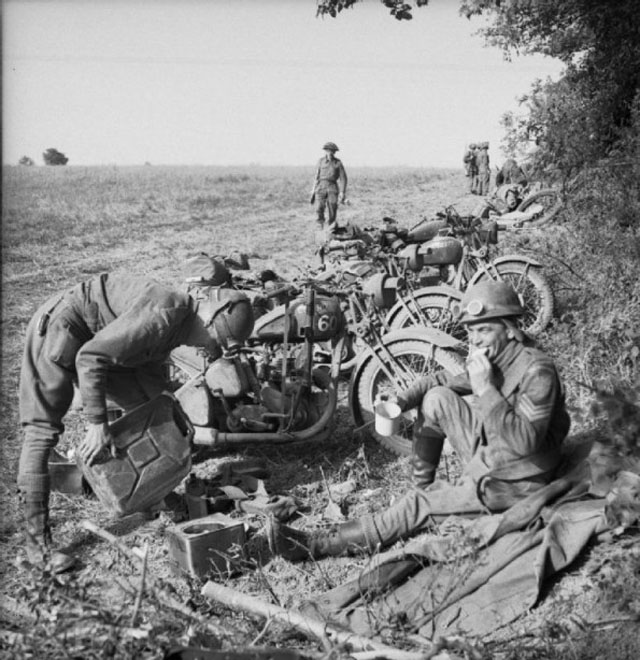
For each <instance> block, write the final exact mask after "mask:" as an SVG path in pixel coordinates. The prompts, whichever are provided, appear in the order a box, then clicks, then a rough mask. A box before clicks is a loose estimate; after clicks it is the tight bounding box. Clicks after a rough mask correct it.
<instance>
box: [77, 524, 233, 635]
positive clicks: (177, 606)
mask: <svg viewBox="0 0 640 660" xmlns="http://www.w3.org/2000/svg"><path fill="white" fill-rule="evenodd" d="M80 527H82V528H84V529H86V530H87V531H89V532H91V533H92V534H95V535H96V536H99V537H100V538H102V539H104V540H105V541H108V542H109V543H111V545H113V546H114V547H115V548H117V549H118V550H119V551H120V552H121V553H122V554H123V555H124V556H125V557H127V559H129V561H131V563H132V564H134V565H136V566H137V565H138V562H140V561H142V557H140V555H139V554H138V553H136V552H135V551H133V550H130V549H129V548H128V547H127V546H126V545H124V543H121V542H120V541H119V539H118V538H116V537H115V536H114V535H113V534H111V533H109V532H107V531H106V530H104V529H102V528H101V527H98V526H97V525H95V524H94V523H92V522H91V521H90V520H83V521H81V522H80ZM147 582H148V584H149V590H150V591H151V592H152V593H153V595H154V596H155V597H156V598H157V600H158V601H160V602H161V603H163V604H164V605H165V606H166V607H168V608H170V609H172V610H175V611H176V612H179V613H180V614H182V615H183V616H185V617H187V618H189V619H195V620H196V621H198V623H200V624H201V625H203V626H205V627H206V628H208V629H209V630H210V631H211V632H212V633H213V634H215V635H218V636H220V637H222V638H227V637H229V634H230V633H231V632H233V631H230V630H229V629H228V628H227V627H224V628H223V627H222V626H219V625H217V624H215V623H213V622H212V621H209V620H208V619H205V618H204V617H203V616H202V615H200V614H198V613H197V612H194V611H193V610H192V609H191V608H189V607H187V606H186V605H183V604H182V603H181V602H180V601H179V600H177V599H176V598H174V597H173V596H171V595H169V594H168V593H166V592H165V591H164V590H163V589H162V587H161V586H160V584H159V582H158V581H157V580H156V579H155V578H154V577H153V576H152V575H150V574H148V575H147Z"/></svg>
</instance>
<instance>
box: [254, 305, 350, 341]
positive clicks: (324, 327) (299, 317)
mask: <svg viewBox="0 0 640 660" xmlns="http://www.w3.org/2000/svg"><path fill="white" fill-rule="evenodd" d="M285 314H286V315H287V321H288V325H289V332H288V336H287V341H290V342H303V341H304V340H305V333H304V329H305V317H306V305H305V301H304V299H303V298H298V299H297V300H294V301H293V302H292V303H291V304H290V305H289V308H288V310H287V309H286V307H285V306H284V305H281V306H280V307H276V309H274V310H272V311H270V312H267V313H266V314H265V315H264V316H262V317H260V318H259V319H258V320H257V321H256V324H255V327H254V329H253V334H252V337H253V338H254V339H259V340H261V341H277V342H281V341H283V340H284V336H285ZM343 319H344V317H343V314H342V310H341V309H340V304H339V302H338V300H337V298H333V297H329V296H320V295H317V296H316V297H315V309H314V314H313V338H314V340H315V341H327V340H329V339H331V338H332V337H335V336H336V335H337V334H338V333H339V332H340V331H341V330H342V327H343Z"/></svg>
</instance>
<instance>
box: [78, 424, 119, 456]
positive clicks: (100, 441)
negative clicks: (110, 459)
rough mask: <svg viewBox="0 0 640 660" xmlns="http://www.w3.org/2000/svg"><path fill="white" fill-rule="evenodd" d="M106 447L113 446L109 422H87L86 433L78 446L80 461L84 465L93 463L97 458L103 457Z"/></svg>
mask: <svg viewBox="0 0 640 660" xmlns="http://www.w3.org/2000/svg"><path fill="white" fill-rule="evenodd" d="M108 448H113V436H112V435H111V431H110V430H109V424H107V423H106V422H105V423H104V424H89V428H88V430H87V434H86V435H85V437H84V439H83V440H82V442H81V443H80V446H79V447H78V451H79V452H80V458H81V459H82V462H83V463H84V464H85V465H93V464H94V463H95V462H96V461H97V460H98V459H99V458H104V453H105V450H106V449H108Z"/></svg>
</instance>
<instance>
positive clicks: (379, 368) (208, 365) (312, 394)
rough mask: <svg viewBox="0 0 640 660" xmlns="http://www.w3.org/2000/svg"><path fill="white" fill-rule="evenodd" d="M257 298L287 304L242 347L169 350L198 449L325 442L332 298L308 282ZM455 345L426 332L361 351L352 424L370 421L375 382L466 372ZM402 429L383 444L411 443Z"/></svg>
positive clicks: (340, 350)
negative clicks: (215, 352)
mask: <svg viewBox="0 0 640 660" xmlns="http://www.w3.org/2000/svg"><path fill="white" fill-rule="evenodd" d="M209 293H210V292H207V293H206V294H205V295H209ZM262 297H266V298H278V297H284V298H285V301H284V303H283V304H280V305H278V306H276V307H275V308H274V309H271V310H269V311H266V312H265V313H264V314H263V315H262V316H259V317H258V319H257V320H256V322H255V326H254V329H253V332H252V334H251V336H250V337H249V339H248V340H247V341H246V342H245V343H244V344H242V345H240V346H236V347H235V348H234V349H233V350H231V351H227V352H226V353H223V354H222V355H221V356H213V357H211V356H206V355H203V354H202V353H201V352H200V351H199V349H196V348H193V347H186V346H182V347H179V348H177V349H175V350H174V351H173V352H172V353H171V355H170V358H169V361H168V365H167V366H168V369H169V375H170V377H172V378H173V380H174V381H176V390H175V392H174V394H175V396H176V398H177V399H178V401H179V402H180V403H181V405H182V408H183V410H184V411H185V413H186V414H187V416H188V417H189V419H190V421H191V423H192V425H193V427H194V440H193V442H194V444H195V445H201V446H204V447H208V448H212V449H225V448H229V447H232V446H240V445H246V444H254V443H270V444H273V443H290V442H296V441H303V440H310V439H315V440H322V439H323V438H326V437H327V436H328V434H329V433H330V432H331V429H332V421H333V418H334V413H335V411H336V407H337V400H338V385H339V379H340V374H341V371H340V365H341V362H342V358H343V354H344V342H345V337H346V335H347V323H346V319H345V316H344V313H343V310H342V308H341V305H340V301H339V299H338V297H336V295H334V294H333V292H332V291H330V290H328V289H327V288H326V287H323V286H322V284H319V283H318V282H314V281H312V280H308V281H306V282H304V283H303V284H302V285H301V284H299V283H294V284H285V285H284V286H282V287H280V288H277V289H274V290H273V291H271V292H268V293H265V294H263V295H262ZM327 347H329V350H328V351H327ZM459 348H460V347H459V345H458V342H456V341H455V340H454V339H452V338H450V337H448V336H447V335H446V334H444V333H441V332H438V331H437V330H431V329H422V328H407V329H404V330H400V331H398V332H396V333H389V334H386V335H384V336H378V338H377V341H376V342H375V343H372V344H371V345H367V346H366V347H364V348H363V350H361V351H360V354H359V356H358V360H357V366H356V368H354V371H353V374H352V380H353V382H354V384H353V386H352V387H351V388H350V390H351V392H352V394H351V395H350V399H349V400H350V407H351V412H352V416H353V418H354V420H355V422H356V425H357V426H358V427H363V428H364V427H368V426H369V420H370V419H372V416H373V402H374V400H375V396H376V394H377V389H378V384H379V383H383V382H384V383H385V384H386V386H388V387H394V388H396V389H403V388H405V387H408V386H409V385H410V384H411V383H412V382H413V381H414V380H415V378H417V377H419V376H421V375H423V374H425V373H430V372H433V371H435V370H440V369H447V370H450V371H452V372H453V373H459V372H460V370H461V369H463V368H464V366H463V359H462V357H461V355H460V353H459ZM378 374H382V375H383V376H384V380H382V376H379V375H378ZM363 383H364V384H363ZM404 433H406V428H405V429H404V431H403V433H400V434H398V437H397V440H395V441H394V440H393V439H388V438H384V443H385V444H387V446H391V448H393V446H394V445H395V444H399V445H401V446H403V447H404V446H405V445H406V443H407V442H409V440H408V438H407V437H405V435H404ZM379 439H380V440H383V438H382V437H380V438H379Z"/></svg>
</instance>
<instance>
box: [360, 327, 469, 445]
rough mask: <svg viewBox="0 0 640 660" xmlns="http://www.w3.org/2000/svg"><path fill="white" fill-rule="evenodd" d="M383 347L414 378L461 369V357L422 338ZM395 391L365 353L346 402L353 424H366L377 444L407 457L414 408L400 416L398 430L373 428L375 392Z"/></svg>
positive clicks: (378, 366) (460, 370)
mask: <svg viewBox="0 0 640 660" xmlns="http://www.w3.org/2000/svg"><path fill="white" fill-rule="evenodd" d="M386 345H387V348H388V349H389V351H390V352H391V354H392V355H393V357H394V358H395V359H396V360H398V361H399V362H400V363H401V364H402V365H403V366H404V367H405V369H408V370H410V371H411V372H412V373H413V374H414V376H415V378H414V379H413V380H415V379H418V378H420V377H421V376H424V375H427V374H433V373H436V372H438V371H443V370H444V371H447V372H449V373H450V374H452V375H457V374H460V373H462V372H463V371H464V359H463V358H462V356H461V355H459V354H458V353H456V352H455V351H452V350H447V349H443V348H439V347H434V346H433V344H431V342H428V341H426V340H424V339H418V338H415V339H405V338H399V339H397V340H391V341H389V342H388V343H387V344H386ZM385 392H389V393H396V392H397V388H396V385H395V383H392V382H391V381H390V380H389V377H388V376H387V374H386V373H385V371H384V370H383V369H382V366H381V365H380V363H379V361H378V360H377V359H376V358H375V357H374V356H372V355H368V356H367V357H366V358H364V359H363V361H362V362H360V363H359V364H358V367H357V369H356V371H355V372H354V374H353V376H352V378H351V382H350V386H349V405H350V407H351V414H352V416H353V420H354V422H355V425H356V427H358V428H359V427H362V426H365V425H366V427H365V428H366V429H367V431H368V432H369V433H370V434H371V436H372V437H373V438H375V439H376V440H377V441H378V442H379V443H380V444H382V445H383V446H384V447H386V448H387V449H390V450H391V451H393V452H395V453H396V454H398V455H400V456H410V455H411V453H412V449H411V447H412V435H413V422H414V418H415V411H409V412H407V413H404V414H403V416H402V421H401V426H400V431H399V432H398V433H397V434H396V435H392V436H388V437H387V436H383V435H380V434H379V433H376V430H375V427H374V424H373V422H374V417H375V415H374V411H373V402H374V401H375V399H376V396H377V395H378V394H382V393H385Z"/></svg>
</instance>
